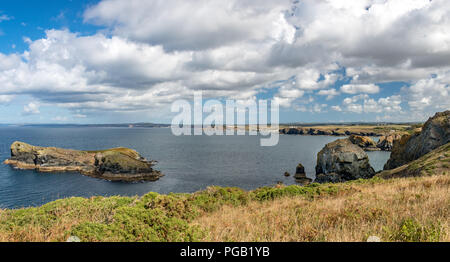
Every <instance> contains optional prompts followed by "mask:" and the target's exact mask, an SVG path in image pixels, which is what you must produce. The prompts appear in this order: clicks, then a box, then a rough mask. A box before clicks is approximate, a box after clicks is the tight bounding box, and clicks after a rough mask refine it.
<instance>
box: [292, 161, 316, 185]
mask: <svg viewBox="0 0 450 262" xmlns="http://www.w3.org/2000/svg"><path fill="white" fill-rule="evenodd" d="M294 178H295V181H296V182H298V183H300V184H309V183H311V181H312V179H311V178H309V177H306V173H305V167H304V166H303V165H302V164H298V165H297V168H296V169H295V175H294Z"/></svg>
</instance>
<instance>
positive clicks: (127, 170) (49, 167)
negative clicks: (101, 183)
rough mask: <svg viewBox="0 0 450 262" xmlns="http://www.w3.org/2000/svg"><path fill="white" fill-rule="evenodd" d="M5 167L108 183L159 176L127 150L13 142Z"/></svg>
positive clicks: (154, 178) (132, 152)
mask: <svg viewBox="0 0 450 262" xmlns="http://www.w3.org/2000/svg"><path fill="white" fill-rule="evenodd" d="M4 163H5V164H8V165H11V166H14V167H16V168H19V169H34V170H37V171H39V172H78V173H81V174H83V175H87V176H92V177H97V178H102V179H106V180H111V181H155V180H158V179H159V178H160V177H161V176H162V174H161V173H160V172H159V171H157V170H154V169H153V165H154V162H153V161H148V160H146V159H145V158H143V157H142V156H141V155H140V154H139V153H138V152H136V151H135V150H132V149H128V148H113V149H107V150H101V151H80V150H71V149H62V148H56V147H40V146H32V145H29V144H27V143H24V142H14V143H13V144H12V145H11V158H10V159H8V160H6V161H5V162H4Z"/></svg>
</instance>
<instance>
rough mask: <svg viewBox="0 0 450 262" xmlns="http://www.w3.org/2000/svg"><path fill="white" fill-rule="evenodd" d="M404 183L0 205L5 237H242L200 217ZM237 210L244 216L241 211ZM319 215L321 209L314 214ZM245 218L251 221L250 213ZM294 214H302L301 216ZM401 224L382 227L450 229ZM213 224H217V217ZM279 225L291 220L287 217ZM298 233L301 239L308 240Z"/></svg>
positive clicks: (395, 236)
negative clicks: (216, 231)
mask: <svg viewBox="0 0 450 262" xmlns="http://www.w3.org/2000/svg"><path fill="white" fill-rule="evenodd" d="M411 181H412V180H411ZM416 181H417V178H416ZM445 181H447V185H448V182H449V180H448V179H447V180H445ZM412 182H414V181H412ZM419 182H420V180H419ZM398 183H404V181H403V180H398V179H391V180H383V179H381V178H378V177H375V178H372V179H367V180H364V179H360V180H355V181H351V182H347V183H339V184H316V183H313V184H310V185H307V186H297V185H292V186H282V185H279V186H277V187H264V188H259V189H257V190H254V191H244V190H242V189H239V188H223V187H215V186H214V187H209V188H207V189H206V190H204V191H200V192H196V193H193V194H168V195H161V194H157V193H153V192H152V193H148V194H146V195H144V196H142V197H92V198H90V199H85V198H79V197H74V198H68V199H61V200H57V201H54V202H51V203H48V204H46V205H43V206H41V207H35V208H25V209H18V210H0V241H65V240H66V239H67V238H68V237H69V236H77V237H79V238H80V239H81V240H82V241H204V240H215V241H224V240H225V241H228V240H230V241H241V240H242V239H240V237H239V236H233V237H228V238H225V239H223V238H222V239H215V238H212V237H211V232H213V231H212V230H211V229H210V228H208V226H207V225H208V223H202V222H199V221H202V219H207V218H208V217H210V218H214V216H215V215H216V214H219V213H220V212H223V210H224V208H228V209H230V210H235V211H236V210H240V209H242V208H244V209H247V208H250V209H251V208H252V207H254V206H258V205H265V206H267V205H269V206H272V205H276V203H277V201H278V202H280V201H281V203H291V202H292V203H293V204H294V203H296V201H306V202H304V203H306V204H307V203H310V204H311V203H319V202H320V201H325V200H326V199H333V200H336V199H339V198H345V199H348V200H346V201H350V200H352V199H353V198H355V196H356V195H355V194H360V193H361V191H362V190H366V189H372V188H374V187H381V188H385V187H392V186H396V185H397V184H398ZM414 183H417V182H414ZM440 184H442V181H441V182H440ZM445 184H446V183H444V185H445ZM357 199H359V198H357ZM447 201H448V199H447ZM302 203H303V202H302ZM310 204H309V205H310ZM296 207H297V208H298V205H297V204H296V205H294V206H293V207H292V208H293V210H295V208H296ZM257 210H260V209H259V208H258V209H257ZM302 210H305V208H299V209H298V210H297V211H295V216H297V217H298V218H297V219H300V218H301V217H302ZM352 210H353V211H345V212H346V213H345V216H346V217H347V219H350V217H351V218H352V219H362V218H367V217H369V218H370V219H374V218H373V217H372V216H373V214H378V213H379V212H378V211H376V210H379V208H376V209H373V208H371V209H368V210H372V211H370V212H369V214H368V215H364V212H362V210H359V209H354V208H352ZM374 210H375V211H374ZM380 210H381V209H380ZM299 212H300V213H299ZM304 212H305V213H307V212H306V211H304ZM361 212H362V213H361ZM373 212H376V213H373ZM383 212H385V211H383ZM383 212H382V213H380V214H383ZM227 213H231V214H232V213H233V211H227ZM237 215H238V216H239V213H238V214H237ZM322 215H324V214H322ZM276 216H279V215H276ZM315 216H321V215H320V213H316V214H315ZM220 217H223V215H220ZM269 217H270V216H269ZM247 218H248V216H247ZM325 218H326V216H325ZM240 219H244V220H245V219H246V216H243V217H240ZM291 219H293V221H295V220H296V218H295V217H292V218H291ZM310 219H314V218H312V217H311V218H310ZM317 219H319V218H317ZM446 219H448V218H446ZM217 220H218V219H217V218H215V219H213V221H217ZM328 222H329V221H328ZM328 222H327V223H328ZM441 222H442V221H441ZM447 222H448V221H447ZM397 223H398V224H392V225H389V226H388V227H384V231H383V233H382V234H383V236H385V239H387V240H390V241H439V240H442V238H443V237H444V236H445V235H446V234H445V232H446V230H445V229H444V227H443V226H441V225H440V224H439V223H440V222H439V221H437V222H435V223H434V224H427V225H422V224H420V223H419V222H417V221H414V220H405V221H403V220H402V221H401V222H397ZM444 223H446V222H445V221H444ZM213 224H214V225H215V226H217V224H216V222H214V223H213ZM219 224H221V223H219ZM222 224H223V223H222ZM225 224H227V223H225ZM302 224H304V223H302ZM228 226H229V225H228ZM279 226H280V228H285V227H286V225H282V224H280V225H279ZM321 234H322V235H320V234H318V235H317V236H315V237H314V238H313V239H316V240H319V239H318V238H317V237H320V238H321V239H322V240H327V239H329V238H330V237H329V236H325V235H323V234H324V232H322V233H321ZM253 240H255V239H253ZM262 240H271V239H262ZM272 240H274V239H272ZM275 240H278V239H275ZM281 240H283V239H281ZM297 240H301V241H303V239H297Z"/></svg>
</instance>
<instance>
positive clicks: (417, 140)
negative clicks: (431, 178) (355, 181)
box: [384, 110, 450, 170]
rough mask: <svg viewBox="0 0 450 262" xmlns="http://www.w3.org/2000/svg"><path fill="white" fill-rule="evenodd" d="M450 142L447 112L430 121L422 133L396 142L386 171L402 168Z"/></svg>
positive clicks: (438, 114)
mask: <svg viewBox="0 0 450 262" xmlns="http://www.w3.org/2000/svg"><path fill="white" fill-rule="evenodd" d="M449 142H450V110H447V111H445V112H440V113H436V114H435V115H434V116H433V117H431V118H430V119H428V121H427V122H426V123H425V124H424V126H423V128H422V130H421V132H416V133H414V134H412V135H404V136H402V138H401V139H400V140H397V141H395V142H394V146H393V148H392V153H391V157H390V158H389V160H388V162H387V163H386V165H384V169H385V170H387V169H394V168H396V167H400V166H402V165H404V164H407V163H409V162H411V161H413V160H416V159H418V158H420V157H421V156H423V155H425V154H427V153H429V152H431V151H432V150H434V149H436V148H438V147H440V146H442V145H445V144H447V143H449Z"/></svg>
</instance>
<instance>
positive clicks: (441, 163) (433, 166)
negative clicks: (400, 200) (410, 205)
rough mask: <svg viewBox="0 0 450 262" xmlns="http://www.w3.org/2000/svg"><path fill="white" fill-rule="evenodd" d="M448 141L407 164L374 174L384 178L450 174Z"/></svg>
mask: <svg viewBox="0 0 450 262" xmlns="http://www.w3.org/2000/svg"><path fill="white" fill-rule="evenodd" d="M449 163H450V143H447V144H445V145H443V146H440V147H438V148H436V149H434V150H432V151H431V152H429V153H427V154H425V155H424V156H422V157H420V158H419V159H416V160H414V161H412V162H409V163H408V164H405V165H402V166H399V167H397V168H394V169H390V170H384V171H382V172H380V173H378V174H377V175H376V176H377V177H381V178H384V179H390V178H399V177H420V176H429V175H449V174H450V168H449V165H450V164H449Z"/></svg>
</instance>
